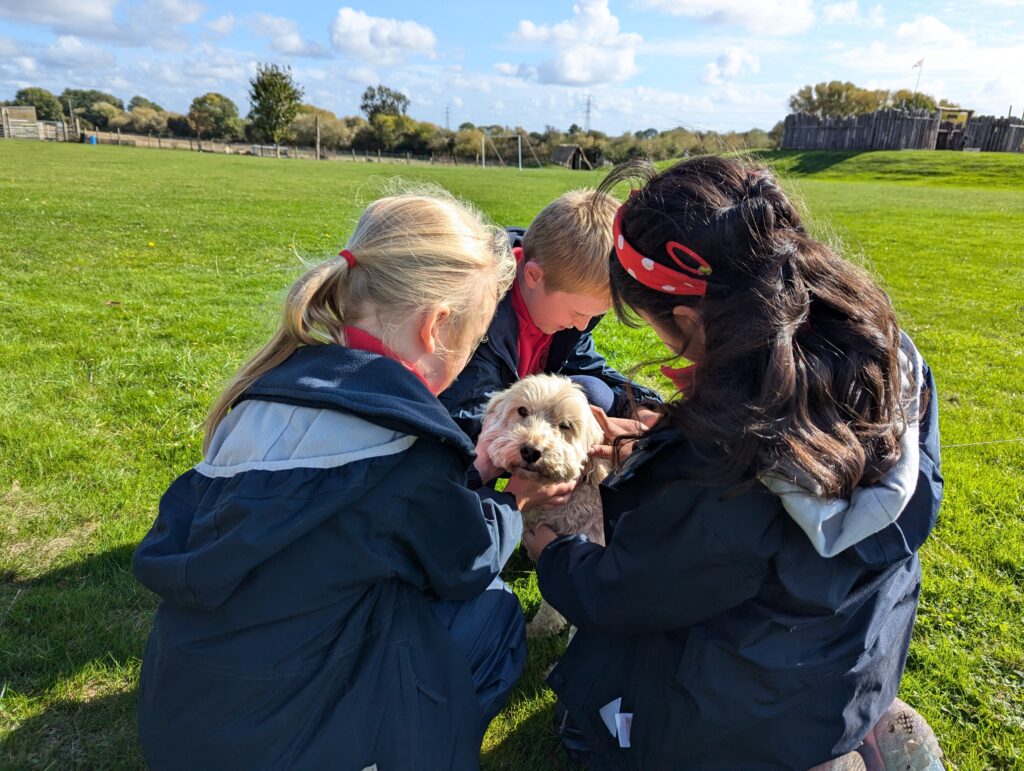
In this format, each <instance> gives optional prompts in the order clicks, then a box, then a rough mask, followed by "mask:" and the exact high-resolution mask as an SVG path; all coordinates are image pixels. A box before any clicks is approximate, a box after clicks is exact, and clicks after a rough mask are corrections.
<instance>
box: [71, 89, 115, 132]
mask: <svg viewBox="0 0 1024 771" xmlns="http://www.w3.org/2000/svg"><path fill="white" fill-rule="evenodd" d="M60 103H61V107H62V108H65V109H67V107H68V104H70V105H71V108H72V109H73V110H74V111H75V114H76V115H78V116H79V117H81V118H82V119H83V120H85V121H86V122H88V123H89V125H91V126H95V127H96V128H100V129H103V128H107V121H108V120H109V119H110V117H113V116H112V115H111V114H110V111H109V110H108V109H106V108H101V109H99V110H97V109H96V107H95V105H97V104H101V103H102V104H106V105H110V106H112V107H116V108H117V111H116V112H115V113H114V114H113V115H115V116H116V115H119V114H120V113H122V112H124V102H122V101H121V100H120V99H118V98H117V97H116V96H114V95H113V94H107V93H104V92H103V91H96V90H94V89H88V90H86V89H81V88H65V89H64V90H63V91H62V92H61V94H60ZM68 117H71V113H68Z"/></svg>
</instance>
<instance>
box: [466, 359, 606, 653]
mask: <svg viewBox="0 0 1024 771" xmlns="http://www.w3.org/2000/svg"><path fill="white" fill-rule="evenodd" d="M480 438H481V440H482V441H484V442H485V443H488V444H487V446H488V454H489V455H490V459H491V463H493V464H494V465H495V466H497V467H499V468H502V469H505V470H506V471H510V472H514V473H517V474H519V475H520V476H526V477H533V478H535V479H542V480H544V481H547V482H570V481H572V480H574V479H575V480H577V484H576V489H575V490H574V491H573V493H572V496H571V497H570V498H569V500H568V501H567V502H566V503H565V504H564V505H562V506H560V507H558V508H556V509H554V510H550V511H548V510H544V509H541V508H532V509H527V510H526V511H524V512H523V518H524V520H525V521H526V524H527V525H528V526H530V527H534V526H536V525H539V524H545V525H548V526H549V527H550V528H551V529H552V530H554V531H555V532H556V533H558V534H559V535H565V534H570V533H582V534H583V535H585V536H586V537H587V538H588V539H589V540H590V541H593V542H594V543H598V544H601V545H604V518H603V516H602V513H601V495H600V492H599V490H598V486H599V485H600V484H601V481H602V480H603V479H604V478H605V477H606V476H608V471H609V467H608V464H607V462H605V461H603V460H599V459H594V458H591V457H590V456H589V455H588V450H589V449H590V447H592V446H593V445H595V444H601V443H602V442H603V441H604V432H603V431H602V430H601V426H600V425H599V424H598V422H597V420H596V419H595V418H594V415H593V413H591V411H590V405H589V404H588V403H587V397H586V395H585V394H584V393H583V390H582V389H581V388H580V387H579V386H577V385H576V384H575V383H573V382H572V381H571V380H569V378H566V377H561V376H558V375H531V376H529V377H526V378H523V379H522V380H520V381H518V382H517V383H515V384H514V385H512V386H511V387H510V388H509V389H507V390H505V391H502V392H501V393H499V394H496V395H495V396H493V397H492V398H491V400H490V402H488V404H487V409H486V411H485V412H484V420H483V429H482V431H481V434H480ZM564 624H565V619H563V618H562V617H561V616H560V615H558V613H557V612H556V611H555V610H554V609H553V608H551V606H549V605H548V604H547V603H546V602H545V603H542V605H541V609H540V610H539V611H538V612H537V615H536V617H535V618H534V620H533V621H532V622H530V625H529V627H528V628H527V632H528V634H531V635H541V634H551V633H552V632H556V631H558V630H559V629H561V628H562V627H563V626H564Z"/></svg>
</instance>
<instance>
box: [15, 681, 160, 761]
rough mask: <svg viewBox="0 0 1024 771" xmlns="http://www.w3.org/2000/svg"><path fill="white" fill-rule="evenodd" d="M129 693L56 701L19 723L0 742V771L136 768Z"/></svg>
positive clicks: (132, 705)
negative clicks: (4, 770) (2, 769)
mask: <svg viewBox="0 0 1024 771" xmlns="http://www.w3.org/2000/svg"><path fill="white" fill-rule="evenodd" d="M135 737H136V734H135V691H134V689H133V690H132V692H131V693H118V694H114V695H112V696H103V697H99V698H95V699H91V700H89V701H84V702H83V701H57V702H53V703H51V704H50V705H49V706H48V707H47V708H46V709H45V710H44V711H43V712H41V713H40V714H38V715H36V716H34V717H31V718H28V719H27V720H25V721H23V722H21V723H19V724H18V725H17V727H16V728H15V729H14V730H13V731H11V733H10V734H8V735H7V736H6V737H5V739H4V741H3V742H2V743H0V768H11V769H15V768H17V769H22V768H24V769H37V768H38V769H66V768H83V769H85V768H103V769H142V768H145V763H144V762H143V759H142V755H141V754H140V753H139V749H138V744H137V742H136V738H135Z"/></svg>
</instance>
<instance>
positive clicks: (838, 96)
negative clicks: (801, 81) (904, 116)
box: [789, 80, 936, 118]
mask: <svg viewBox="0 0 1024 771" xmlns="http://www.w3.org/2000/svg"><path fill="white" fill-rule="evenodd" d="M892 107H895V108H899V109H905V110H911V109H925V110H934V109H935V108H936V101H935V98H934V97H932V96H929V95H928V94H922V93H914V92H912V91H910V90H909V89H901V90H899V91H892V92H891V91H886V90H885V89H866V88H859V87H857V86H855V85H854V84H853V83H849V82H845V83H843V82H840V81H838V80H833V81H831V82H829V83H818V84H816V85H814V86H804V87H803V88H801V89H800V90H799V91H797V92H796V93H795V94H793V96H791V97H790V98H789V108H790V109H791V110H792V111H793V112H803V113H807V114H809V115H817V116H818V117H819V118H845V117H847V116H850V115H861V114H863V113H868V112H875V111H876V110H882V109H886V108H892Z"/></svg>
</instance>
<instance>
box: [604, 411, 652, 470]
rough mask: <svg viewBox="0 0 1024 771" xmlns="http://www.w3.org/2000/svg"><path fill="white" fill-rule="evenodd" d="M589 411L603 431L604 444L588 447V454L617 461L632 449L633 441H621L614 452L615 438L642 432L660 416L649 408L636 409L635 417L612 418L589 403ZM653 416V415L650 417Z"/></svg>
mask: <svg viewBox="0 0 1024 771" xmlns="http://www.w3.org/2000/svg"><path fill="white" fill-rule="evenodd" d="M590 411H591V412H593V413H594V417H595V418H597V422H598V423H599V424H600V426H601V429H602V430H603V431H604V439H605V444H599V445H595V446H594V447H591V448H590V455H591V457H594V458H603V459H604V460H610V461H614V462H617V461H619V460H622V459H623V458H625V457H626V456H627V455H629V454H630V453H631V452H632V451H633V445H634V444H636V443H635V442H623V443H622V444H620V445H619V449H618V451H617V452H616V450H615V448H614V444H615V440H616V439H617V438H618V437H620V436H633V435H635V434H642V433H643V432H644V431H646V430H647V429H648V427H649V426H651V425H653V424H654V423H655V421H657V419H658V418H659V417H660V416H659V415H658V414H657V413H656V412H651V411H650V410H637V412H636V419H633V418H612V417H609V416H608V415H607V414H606V413H605V411H604V410H602V409H601V408H600V407H594V406H593V405H591V407H590ZM652 416H653V417H652Z"/></svg>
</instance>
